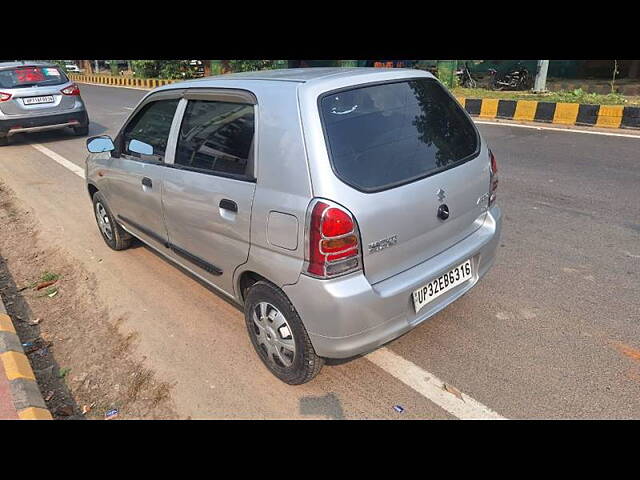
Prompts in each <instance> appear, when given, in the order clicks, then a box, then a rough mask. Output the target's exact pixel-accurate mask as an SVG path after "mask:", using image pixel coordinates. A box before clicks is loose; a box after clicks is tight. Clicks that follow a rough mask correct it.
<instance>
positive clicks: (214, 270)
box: [169, 243, 222, 275]
mask: <svg viewBox="0 0 640 480" xmlns="http://www.w3.org/2000/svg"><path fill="white" fill-rule="evenodd" d="M169 248H170V249H171V250H173V251H174V252H176V253H177V254H178V255H180V256H181V257H182V258H184V259H185V260H188V261H190V262H191V263H193V264H194V265H197V266H198V267H200V268H201V269H203V270H204V271H206V272H209V273H210V274H211V275H222V270H220V269H219V268H218V267H216V266H215V265H213V264H211V263H208V262H205V261H204V260H203V259H201V258H200V257H196V256H195V255H193V254H191V253H189V252H187V251H186V250H183V249H181V248H180V247H176V246H175V245H173V244H172V243H170V244H169Z"/></svg>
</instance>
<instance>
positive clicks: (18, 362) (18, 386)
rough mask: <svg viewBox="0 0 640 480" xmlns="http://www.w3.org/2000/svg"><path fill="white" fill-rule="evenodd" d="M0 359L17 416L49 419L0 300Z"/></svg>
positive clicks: (27, 418) (49, 415) (31, 371)
mask: <svg viewBox="0 0 640 480" xmlns="http://www.w3.org/2000/svg"><path fill="white" fill-rule="evenodd" d="M0 362H2V365H3V367H4V374H5V375H6V376H7V380H9V386H10V387H9V388H10V390H11V396H12V398H13V405H14V406H15V408H16V411H17V412H18V418H20V419H21V420H52V419H53V418H52V417H51V413H49V410H47V405H46V404H45V403H44V399H43V398H42V394H41V393H40V389H39V388H38V384H37V383H36V376H35V375H34V374H33V370H32V369H31V364H30V363H29V359H28V358H27V356H26V355H25V354H24V350H23V349H22V344H21V343H20V339H19V338H18V335H16V330H15V328H14V327H13V323H12V322H11V318H10V317H9V315H7V313H6V310H5V308H4V305H3V304H2V300H0Z"/></svg>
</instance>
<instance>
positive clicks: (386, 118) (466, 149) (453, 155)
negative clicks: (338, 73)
mask: <svg viewBox="0 0 640 480" xmlns="http://www.w3.org/2000/svg"><path fill="white" fill-rule="evenodd" d="M320 111H321V116H322V121H323V125H324V129H325V135H326V138H327V142H328V146H329V151H330V157H331V162H332V165H333V169H334V171H335V172H336V174H337V175H338V177H339V178H340V179H341V180H342V181H344V182H346V183H347V184H349V185H351V186H352V187H354V188H356V189H358V190H361V191H365V192H375V191H380V190H386V189H389V188H392V187H395V186H398V185H402V184H405V183H409V182H412V181H415V180H418V179H420V178H424V177H427V176H429V175H432V174H434V173H437V172H439V171H442V170H446V169H448V168H451V167H454V166H456V165H459V164H460V163H462V162H465V161H466V160H469V159H471V158H473V157H474V156H476V155H477V153H478V150H479V142H478V135H477V132H476V129H475V127H474V126H473V124H472V122H471V121H470V120H469V118H468V117H467V116H466V114H465V113H464V111H463V110H462V108H461V107H460V106H459V105H458V103H457V102H456V101H455V100H454V99H453V98H452V97H451V96H449V94H448V93H447V92H446V91H445V89H444V87H442V85H440V84H439V83H438V82H437V81H436V80H434V79H431V78H421V79H414V80H407V81H400V82H394V83H384V84H377V85H371V86H363V87H358V88H353V89H350V90H346V91H340V92H337V93H335V92H334V93H330V94H327V95H325V96H323V97H321V99H320Z"/></svg>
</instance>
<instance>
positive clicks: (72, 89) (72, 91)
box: [60, 83, 80, 96]
mask: <svg viewBox="0 0 640 480" xmlns="http://www.w3.org/2000/svg"><path fill="white" fill-rule="evenodd" d="M60 91H61V92H62V93H64V94H65V95H76V96H77V95H80V89H79V88H78V85H76V84H75V83H72V84H71V85H69V86H68V87H67V88H63V89H62V90H60Z"/></svg>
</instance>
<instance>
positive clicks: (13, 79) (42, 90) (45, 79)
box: [0, 66, 78, 116]
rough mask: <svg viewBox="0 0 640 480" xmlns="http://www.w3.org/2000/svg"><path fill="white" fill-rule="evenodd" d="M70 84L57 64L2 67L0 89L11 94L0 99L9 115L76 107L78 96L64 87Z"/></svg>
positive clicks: (57, 111) (54, 111)
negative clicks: (55, 65) (63, 91)
mask: <svg viewBox="0 0 640 480" xmlns="http://www.w3.org/2000/svg"><path fill="white" fill-rule="evenodd" d="M69 85H71V82H69V79H68V78H67V76H66V75H65V74H64V72H62V70H60V69H59V68H57V67H40V66H20V67H14V68H11V69H3V70H0V92H3V93H7V94H10V95H11V98H9V99H8V100H7V101H3V102H0V111H1V112H2V113H3V114H5V115H7V116H11V115H16V116H17V115H29V116H37V115H55V114H57V113H64V112H65V111H66V110H70V109H72V108H74V106H75V102H76V99H77V98H78V97H77V96H74V95H65V94H63V93H62V89H64V88H65V87H67V86H69Z"/></svg>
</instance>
